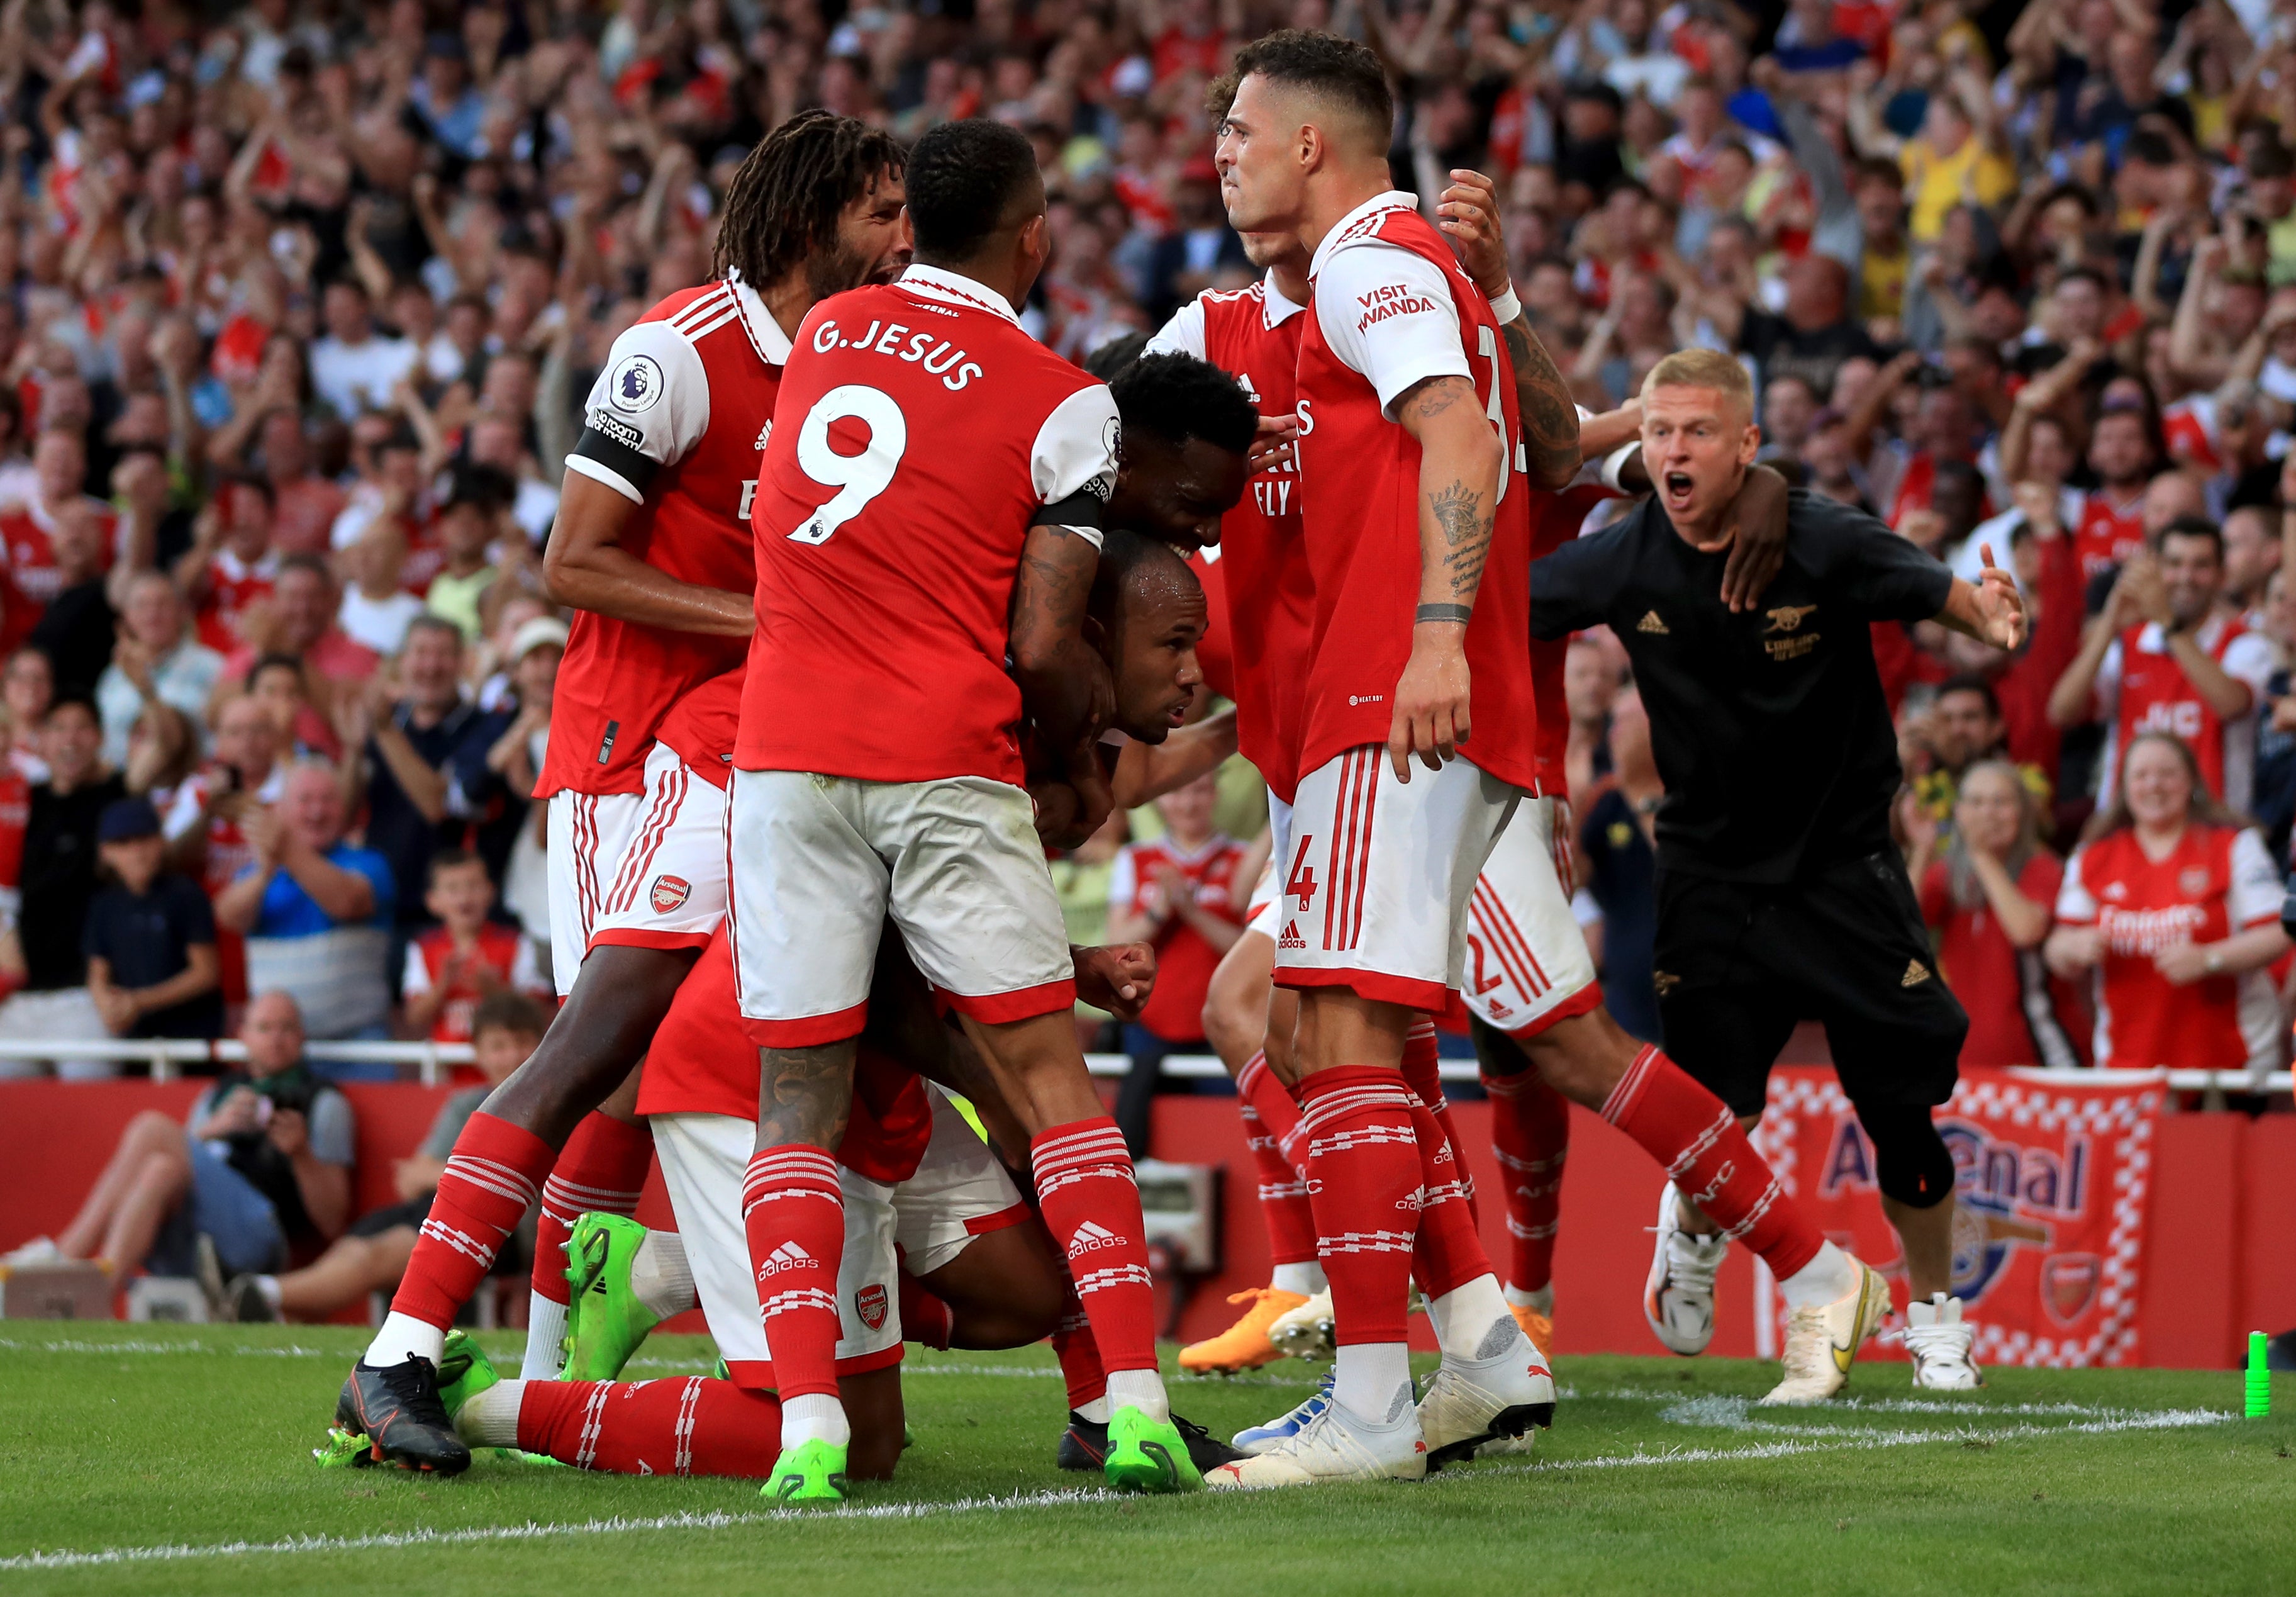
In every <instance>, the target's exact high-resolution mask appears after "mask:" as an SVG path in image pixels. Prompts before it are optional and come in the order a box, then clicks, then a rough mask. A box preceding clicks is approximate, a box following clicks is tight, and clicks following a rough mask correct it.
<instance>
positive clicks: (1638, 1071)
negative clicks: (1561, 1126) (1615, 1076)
mask: <svg viewBox="0 0 2296 1597" xmlns="http://www.w3.org/2000/svg"><path fill="white" fill-rule="evenodd" d="M1655 1058H1658V1050H1656V1049H1654V1048H1651V1047H1648V1046H1645V1047H1644V1049H1643V1050H1642V1051H1640V1052H1639V1053H1637V1054H1636V1055H1635V1061H1634V1063H1633V1064H1631V1065H1629V1066H1627V1074H1624V1075H1622V1076H1620V1078H1619V1084H1618V1085H1617V1086H1615V1087H1613V1088H1611V1092H1610V1096H1609V1097H1607V1098H1605V1099H1603V1108H1602V1115H1603V1119H1605V1120H1607V1121H1609V1122H1610V1123H1611V1124H1612V1125H1616V1124H1619V1117H1620V1115H1624V1114H1625V1113H1626V1112H1627V1111H1628V1109H1630V1108H1632V1107H1634V1103H1635V1099H1636V1098H1638V1097H1640V1096H1641V1095H1642V1090H1643V1080H1644V1077H1645V1076H1647V1075H1648V1074H1650V1069H1651V1061H1652V1060H1653V1059H1655Z"/></svg>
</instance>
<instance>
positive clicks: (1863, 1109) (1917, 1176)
mask: <svg viewBox="0 0 2296 1597" xmlns="http://www.w3.org/2000/svg"><path fill="white" fill-rule="evenodd" d="M1857 1124H1859V1125H1861V1126H1863V1127H1865V1128H1866V1140H1868V1141H1870V1142H1872V1143H1873V1144H1874V1181H1875V1184H1876V1185H1878V1186H1879V1187H1880V1188H1881V1189H1882V1197H1884V1198H1891V1199H1894V1200H1895V1201H1897V1202H1898V1203H1901V1204H1904V1205H1905V1206H1907V1208H1912V1209H1930V1208H1935V1207H1936V1206H1938V1205H1939V1204H1941V1203H1943V1202H1944V1201H1945V1200H1946V1199H1947V1198H1950V1197H1952V1196H1953V1154H1952V1153H1951V1151H1950V1150H1948V1148H1947V1147H1946V1145H1945V1139H1944V1138H1943V1137H1941V1136H1939V1134H1938V1129H1937V1123H1936V1122H1935V1121H1934V1120H1932V1119H1931V1115H1930V1108H1929V1106H1928V1105H1926V1104H1859V1105H1857Z"/></svg>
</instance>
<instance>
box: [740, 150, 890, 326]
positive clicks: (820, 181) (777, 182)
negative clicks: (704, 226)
mask: <svg viewBox="0 0 2296 1597" xmlns="http://www.w3.org/2000/svg"><path fill="white" fill-rule="evenodd" d="M902 165H903V157H902V154H901V146H900V144H898V142H896V141H895V139H894V138H893V136H892V135H890V134H889V133H885V132H882V131H881V130H879V129H877V128H872V127H870V126H869V125H868V124H867V123H866V122H860V121H856V120H855V119H853V118H851V117H840V116H837V115H835V114H834V113H832V112H830V111H799V113H798V114H797V115H795V116H793V117H791V119H789V120H788V121H786V122H783V124H782V125H781V126H780V127H778V128H775V129H774V130H773V131H772V132H771V133H769V134H767V136H765V137H764V138H763V139H762V140H760V141H759V142H758V147H757V148H756V149H754V150H752V151H750V154H749V159H748V160H746V161H742V166H741V169H740V170H738V171H736V172H735V173H734V181H733V183H732V184H731V185H728V187H727V188H726V211H725V215H724V216H723V217H722V218H719V220H718V224H717V249H716V251H714V253H713V254H712V256H711V258H710V262H709V270H710V275H711V276H717V277H723V276H726V274H727V273H728V272H739V273H740V274H741V275H742V282H744V283H746V284H749V285H750V287H752V288H755V289H763V288H765V287H766V285H767V284H770V283H773V282H775V281H776V280H778V279H779V278H781V277H783V276H786V275H787V274H788V273H789V271H790V269H791V268H793V267H795V266H796V265H797V264H798V263H799V261H801V260H803V259H805V258H806V257H807V256H808V255H810V254H812V253H813V251H816V250H817V249H819V248H822V247H823V246H824V245H826V244H828V243H832V241H833V240H834V239H835V238H836V237H837V218H838V215H839V213H840V212H841V211H843V210H844V209H845V208H846V207H847V206H848V205H850V204H851V203H852V202H854V201H856V200H857V199H859V198H860V197H861V196H862V195H864V194H865V193H868V192H869V185H871V184H872V183H874V182H876V181H877V180H878V179H879V178H881V177H886V176H889V175H890V176H898V174H899V172H900V170H901V168H902Z"/></svg>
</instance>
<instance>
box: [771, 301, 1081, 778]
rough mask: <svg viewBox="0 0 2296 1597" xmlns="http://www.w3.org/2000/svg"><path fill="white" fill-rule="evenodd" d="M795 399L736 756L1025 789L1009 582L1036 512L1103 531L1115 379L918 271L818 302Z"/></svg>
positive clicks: (995, 308) (795, 371) (784, 431)
mask: <svg viewBox="0 0 2296 1597" xmlns="http://www.w3.org/2000/svg"><path fill="white" fill-rule="evenodd" d="M782 403H783V405H784V406H786V407H787V408H786V410H784V411H783V424H782V425H780V426H778V427H776V428H775V430H774V437H773V440H772V442H771V443H770V444H769V445H768V446H767V449H766V458H765V464H764V465H763V466H762V467H761V468H760V473H759V477H758V498H757V510H756V514H754V515H753V516H752V517H751V522H752V525H753V526H754V528H755V529H756V532H757V592H758V630H757V635H756V637H755V638H753V639H752V640H751V642H750V663H749V683H748V687H747V691H746V693H745V694H744V696H743V698H742V729H741V737H740V739H739V741H738V743H737V745H736V746H735V752H734V763H735V764H736V765H737V766H739V767H740V768H741V769H742V770H803V771H813V772H816V773H820V774H823V775H827V776H840V777H852V778H858V779H861V780H864V781H875V782H914V781H929V780H932V779H935V778H947V777H967V776H972V777H987V778H990V779H992V780H995V781H1001V782H1011V783H1013V784H1015V785H1016V786H1017V785H1018V784H1019V783H1020V782H1021V749H1020V743H1019V740H1018V737H1017V736H1016V733H1017V730H1018V723H1019V721H1020V720H1021V689H1020V687H1019V686H1018V685H1017V684H1016V683H1015V682H1014V681H1013V679H1012V677H1011V676H1009V675H1008V674H1007V673H1006V671H1005V648H1006V644H1007V640H1008V638H1009V635H1010V622H1009V616H1010V612H1011V607H1012V600H1013V581H1014V580H1015V578H1016V577H1017V575H1018V573H1019V571H1020V564H1021V546H1022V544H1023V542H1024V541H1025V540H1026V539H1027V537H1028V532H1029V527H1030V525H1031V524H1032V523H1036V522H1040V521H1041V522H1045V523H1053V524H1062V525H1074V526H1079V527H1082V528H1086V529H1094V530H1096V529H1097V528H1098V527H1099V525H1100V508H1101V506H1102V505H1103V504H1104V503H1105V502H1106V500H1107V498H1108V493H1109V490H1110V489H1111V487H1112V486H1113V485H1114V482H1115V480H1116V448H1117V420H1116V401H1115V399H1113V397H1111V395H1110V393H1109V391H1108V387H1107V385H1106V384H1105V383H1100V382H1097V381H1095V379H1094V378H1092V377H1090V376H1088V375H1086V374H1085V373H1084V372H1083V371H1081V370H1079V369H1078V368H1077V367H1076V366H1070V364H1069V363H1068V362H1067V361H1065V360H1062V358H1060V357H1059V356H1057V355H1055V354H1054V353H1053V352H1052V351H1051V350H1047V349H1046V348H1045V347H1044V346H1043V345H1042V344H1040V343H1038V342H1037V341H1036V340H1034V339H1032V338H1030V337H1029V335H1028V333H1025V332H1023V331H1022V330H1021V324H1020V322H1019V321H1018V320H1017V319H1016V318H1015V317H1014V316H1013V311H1012V308H1011V307H1009V306H1007V305H1006V304H1005V301H1004V300H1003V299H1001V298H1000V297H999V296H998V295H997V294H996V293H995V292H993V291H991V290H989V289H987V288H984V287H982V286H981V285H980V284H978V283H975V282H973V281H972V280H971V279H970V278H966V277H960V276H956V275H955V274H954V273H949V272H942V271H938V270H935V269H934V268H930V267H915V268H911V269H910V271H909V273H908V275H907V276H906V277H904V278H903V279H902V280H901V281H900V282H898V283H897V284H890V285H887V286H883V287H875V288H862V289H856V290H854V291H853V292H850V293H844V294H840V295H838V296H837V297H836V298H834V299H832V300H825V301H824V302H823V303H822V304H820V305H817V306H816V307H815V308H814V309H813V312H812V314H810V315H809V316H808V317H806V319H805V325H803V326H802V327H800V328H799V329H798V335H797V340H796V348H795V350H793V351H792V353H791V356H790V362H789V366H788V369H787V370H786V371H785V372H784V373H783V378H782ZM1092 536H1094V537H1095V539H1096V538H1097V536H1098V534H1097V531H1093V533H1092Z"/></svg>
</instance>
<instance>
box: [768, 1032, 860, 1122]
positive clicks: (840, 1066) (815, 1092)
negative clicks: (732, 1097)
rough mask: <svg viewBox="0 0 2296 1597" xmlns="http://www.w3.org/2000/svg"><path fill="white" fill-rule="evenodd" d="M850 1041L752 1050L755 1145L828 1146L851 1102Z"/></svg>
mask: <svg viewBox="0 0 2296 1597" xmlns="http://www.w3.org/2000/svg"><path fill="white" fill-rule="evenodd" d="M853 1048H854V1044H853V1040H852V1039H850V1038H848V1039H847V1040H846V1041H842V1042H828V1043H824V1044H823V1045H821V1046H820V1047H818V1048H761V1049H759V1050H758V1147H759V1148H780V1147H783V1146H786V1145H787V1144H790V1143H792V1142H807V1143H811V1144H812V1145H813V1146H814V1147H816V1148H835V1147H836V1146H837V1145H838V1143H839V1142H840V1141H841V1140H843V1139H844V1136H845V1119H846V1115H847V1114H848V1112H849V1110H850V1109H851V1108H852V1106H853Z"/></svg>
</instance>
